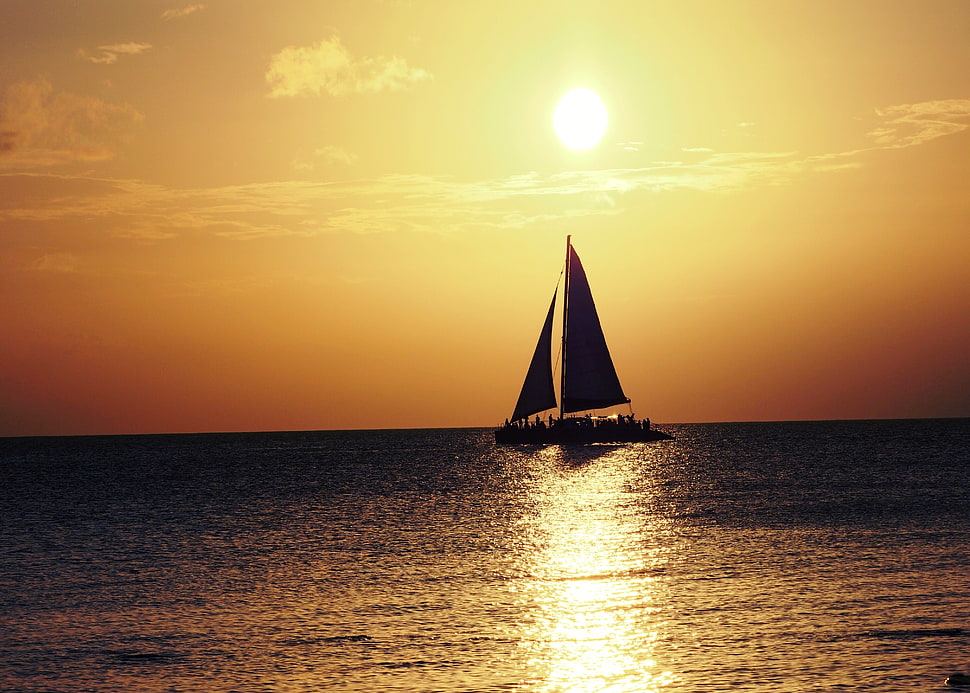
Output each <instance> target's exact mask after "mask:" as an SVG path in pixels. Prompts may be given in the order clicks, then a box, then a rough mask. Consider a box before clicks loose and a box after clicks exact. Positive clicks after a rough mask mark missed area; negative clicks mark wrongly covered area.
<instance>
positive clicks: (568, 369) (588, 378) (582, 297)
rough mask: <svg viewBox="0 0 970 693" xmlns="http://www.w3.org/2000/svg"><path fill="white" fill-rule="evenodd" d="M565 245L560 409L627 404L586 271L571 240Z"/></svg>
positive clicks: (583, 408) (566, 410) (585, 408)
mask: <svg viewBox="0 0 970 693" xmlns="http://www.w3.org/2000/svg"><path fill="white" fill-rule="evenodd" d="M568 247H569V250H568V258H569V259H568V267H569V274H568V275H567V282H566V289H567V294H566V306H565V309H564V315H565V316H566V317H565V328H564V330H563V340H564V346H563V379H562V385H563V392H562V411H563V413H571V412H577V411H585V410H587V409H599V408H601V407H611V406H613V405H616V404H626V403H627V402H629V401H630V400H629V399H628V398H627V396H626V395H624V394H623V388H622V387H621V386H620V380H619V378H618V377H617V376H616V368H615V367H614V366H613V359H612V358H610V350H609V348H607V346H606V337H604V336H603V328H602V327H601V326H600V319H599V316H598V315H597V314H596V305H595V304H594V303H593V294H592V293H591V292H590V290H589V282H588V281H587V280H586V272H584V271H583V265H582V263H581V262H580V261H579V256H578V255H577V254H576V251H575V250H573V247H572V244H569V246H568Z"/></svg>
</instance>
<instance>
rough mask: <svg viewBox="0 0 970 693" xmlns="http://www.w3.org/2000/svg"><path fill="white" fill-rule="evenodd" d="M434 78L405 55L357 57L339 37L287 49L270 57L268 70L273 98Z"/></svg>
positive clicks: (404, 85)
mask: <svg viewBox="0 0 970 693" xmlns="http://www.w3.org/2000/svg"><path fill="white" fill-rule="evenodd" d="M431 78H432V76H431V73H429V72H427V71H426V70H423V69H421V68H416V67H411V66H410V65H408V63H407V62H406V61H405V60H404V58H400V57H392V58H386V57H382V56H379V57H364V58H355V57H354V56H352V55H351V54H350V53H349V52H348V51H347V49H346V48H344V46H343V44H342V43H341V42H340V39H339V38H338V37H336V36H334V37H332V38H330V39H325V40H323V41H320V43H318V44H316V45H313V46H288V47H286V48H284V49H283V50H281V51H280V52H279V53H277V54H276V55H274V56H273V57H272V58H271V59H270V64H269V70H267V72H266V81H267V82H268V83H269V85H270V93H269V95H270V96H272V97H284V96H316V95H319V94H322V93H327V94H330V95H331V96H342V95H344V94H355V93H357V94H359V93H365V92H380V91H398V90H402V89H408V88H410V87H412V86H413V85H415V84H416V83H418V82H422V81H424V80H428V79H431Z"/></svg>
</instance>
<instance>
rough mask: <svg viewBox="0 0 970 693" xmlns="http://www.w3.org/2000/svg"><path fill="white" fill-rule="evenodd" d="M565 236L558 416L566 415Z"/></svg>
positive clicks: (569, 246)
mask: <svg viewBox="0 0 970 693" xmlns="http://www.w3.org/2000/svg"><path fill="white" fill-rule="evenodd" d="M571 238H572V236H566V282H565V284H564V285H563V290H562V356H561V357H560V364H561V365H560V368H559V370H560V373H559V376H560V378H559V418H560V419H562V418H563V417H564V416H565V415H566V410H565V406H566V320H567V319H568V316H569V249H570V248H571V247H572V244H571V243H570V239H571Z"/></svg>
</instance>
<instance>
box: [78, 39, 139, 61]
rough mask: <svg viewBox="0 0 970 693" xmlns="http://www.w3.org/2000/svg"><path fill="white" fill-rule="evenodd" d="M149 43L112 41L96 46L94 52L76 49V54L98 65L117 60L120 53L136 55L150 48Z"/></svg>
mask: <svg viewBox="0 0 970 693" xmlns="http://www.w3.org/2000/svg"><path fill="white" fill-rule="evenodd" d="M151 47H152V44H150V43H135V42H129V43H114V44H111V45H109V46H98V47H97V49H96V52H95V53H88V52H87V51H85V50H84V49H83V48H82V49H81V50H79V51H78V55H79V56H80V57H81V58H83V59H84V60H87V61H89V62H92V63H96V64H98V65H111V64H113V63H116V62H118V57H119V56H122V55H138V54H140V53H144V52H145V51H147V50H150V49H151Z"/></svg>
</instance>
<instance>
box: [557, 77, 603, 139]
mask: <svg viewBox="0 0 970 693" xmlns="http://www.w3.org/2000/svg"><path fill="white" fill-rule="evenodd" d="M608 121H609V117H608V115H607V113H606V106H604V105H603V101H602V100H601V99H600V97H599V96H597V94H596V92H595V91H592V90H590V89H573V90H572V91H570V92H567V93H566V94H565V95H564V96H563V97H562V98H561V99H559V103H558V104H557V105H556V110H555V112H554V113H553V114H552V126H553V128H555V130H556V134H557V135H559V139H560V140H562V143H563V144H564V145H566V146H567V147H569V148H570V149H589V148H590V147H592V146H593V145H595V144H596V143H597V142H599V141H600V138H601V137H603V133H604V132H606V124H607V122H608Z"/></svg>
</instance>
